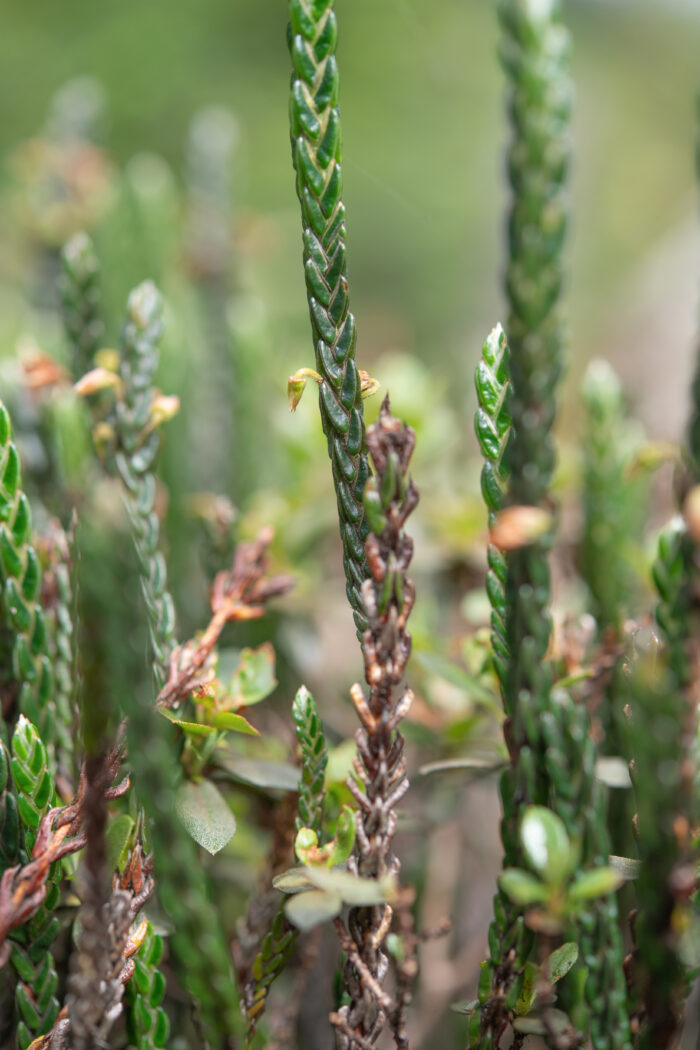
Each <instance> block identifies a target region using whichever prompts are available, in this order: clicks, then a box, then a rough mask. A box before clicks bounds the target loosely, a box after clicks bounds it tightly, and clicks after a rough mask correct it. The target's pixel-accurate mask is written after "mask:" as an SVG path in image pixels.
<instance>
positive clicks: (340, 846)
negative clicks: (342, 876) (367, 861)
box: [330, 806, 355, 866]
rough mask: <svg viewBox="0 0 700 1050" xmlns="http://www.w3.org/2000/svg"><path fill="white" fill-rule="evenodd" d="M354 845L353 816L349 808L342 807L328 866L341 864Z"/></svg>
mask: <svg viewBox="0 0 700 1050" xmlns="http://www.w3.org/2000/svg"><path fill="white" fill-rule="evenodd" d="M354 845H355V814H354V811H353V810H352V809H351V808H350V806H343V808H342V810H341V812H340V816H339V817H338V820H337V823H336V826H335V839H334V845H333V849H332V851H331V855H330V864H331V866H332V865H334V864H342V863H343V862H344V861H346V860H347V859H348V857H349V856H350V854H351V853H352V849H353V846H354Z"/></svg>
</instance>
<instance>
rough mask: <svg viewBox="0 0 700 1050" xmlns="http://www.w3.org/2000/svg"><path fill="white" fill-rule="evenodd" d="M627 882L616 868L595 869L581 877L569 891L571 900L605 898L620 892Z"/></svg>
mask: <svg viewBox="0 0 700 1050" xmlns="http://www.w3.org/2000/svg"><path fill="white" fill-rule="evenodd" d="M624 881H625V878H624V875H622V874H621V872H619V871H617V870H616V869H615V868H612V867H610V868H594V869H593V871H586V872H584V873H583V875H579V876H578V878H577V879H576V880H575V881H574V883H573V885H572V886H571V887H570V889H569V894H568V896H569V900H571V901H586V900H592V899H593V898H594V897H605V896H606V895H607V894H608V893H614V892H615V890H619V888H620V886H621V885H622V883H623V882H624Z"/></svg>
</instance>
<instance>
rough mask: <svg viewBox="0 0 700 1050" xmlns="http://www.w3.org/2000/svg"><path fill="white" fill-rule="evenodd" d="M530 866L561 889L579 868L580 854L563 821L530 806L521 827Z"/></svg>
mask: <svg viewBox="0 0 700 1050" xmlns="http://www.w3.org/2000/svg"><path fill="white" fill-rule="evenodd" d="M520 841H521V842H522V845H523V850H524V851H525V856H526V858H527V861H528V864H529V865H530V867H531V868H532V870H533V871H535V872H537V874H538V875H540V876H541V877H542V878H543V879H545V880H546V881H547V882H549V883H552V884H555V885H558V884H561V883H562V882H564V881H565V879H566V878H567V877H568V875H569V874H570V873H571V871H572V870H573V868H574V867H575V866H576V859H577V858H576V854H575V852H574V850H573V849H572V847H571V843H570V842H569V836H568V835H567V833H566V828H565V827H564V823H563V821H562V820H561V819H560V818H559V817H558V816H557V815H556V813H552V811H551V809H546V808H545V807H544V806H529V807H528V808H527V809H526V810H525V815H524V817H523V819H522V823H521V825H520Z"/></svg>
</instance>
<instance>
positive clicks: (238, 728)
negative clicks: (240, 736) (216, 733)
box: [214, 711, 260, 736]
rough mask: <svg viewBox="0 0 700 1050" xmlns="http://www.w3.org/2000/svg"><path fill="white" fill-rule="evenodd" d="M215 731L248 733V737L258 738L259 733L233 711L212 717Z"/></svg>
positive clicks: (245, 719)
mask: <svg viewBox="0 0 700 1050" xmlns="http://www.w3.org/2000/svg"><path fill="white" fill-rule="evenodd" d="M214 726H215V728H216V729H231V730H233V732H234V733H248V734H249V735H250V736H260V733H259V731H258V730H257V729H256V728H255V726H252V725H251V724H250V722H249V721H248V719H247V718H244V717H243V715H237V714H235V713H234V712H233V711H219V713H218V714H217V715H215V716H214Z"/></svg>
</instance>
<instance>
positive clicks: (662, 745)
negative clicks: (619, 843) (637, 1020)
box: [629, 653, 697, 1050]
mask: <svg viewBox="0 0 700 1050" xmlns="http://www.w3.org/2000/svg"><path fill="white" fill-rule="evenodd" d="M655 657H656V654H654V653H649V654H644V655H643V656H641V657H640V659H639V661H638V663H637V666H636V667H635V670H634V674H633V677H632V680H631V685H630V693H631V695H630V731H629V748H630V752H631V753H632V754H633V756H634V758H633V762H634V767H633V779H634V784H635V796H636V799H637V829H638V852H639V860H640V868H639V874H638V876H637V880H636V891H637V901H638V906H639V913H638V915H637V917H636V920H635V923H634V939H635V944H636V951H635V954H634V957H633V963H632V981H633V990H634V992H635V994H636V996H638V997H639V1000H640V1001H641V1003H642V1005H643V1009H644V1026H643V1029H642V1035H641V1038H640V1042H639V1047H640V1048H641V1050H663V1048H666V1047H670V1046H671V1045H673V1042H674V1039H675V1037H676V1035H677V1034H678V1031H679V1027H680V1022H681V1016H682V1012H683V1004H684V1001H685V998H686V996H687V993H688V990H689V984H690V975H689V973H688V971H687V970H686V967H685V965H684V963H683V961H682V957H681V954H680V937H681V933H682V931H683V929H684V928H685V927H686V926H687V922H688V918H689V908H690V900H689V898H690V894H691V892H692V891H693V889H694V884H695V875H694V867H693V865H692V863H690V856H691V854H690V839H689V835H690V828H691V827H692V826H693V822H694V820H695V818H696V813H697V807H696V801H695V798H694V777H693V766H692V764H691V763H689V762H688V760H687V757H686V756H688V755H689V754H690V752H691V750H692V749H693V745H694V735H695V712H694V710H693V706H692V705H691V704H690V702H689V698H688V697H686V695H685V694H684V691H683V689H682V688H679V685H678V681H677V679H676V677H675V674H674V672H673V671H672V670H669V669H667V668H665V667H664V666H663V663H662V662H659V660H658V658H655Z"/></svg>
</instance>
